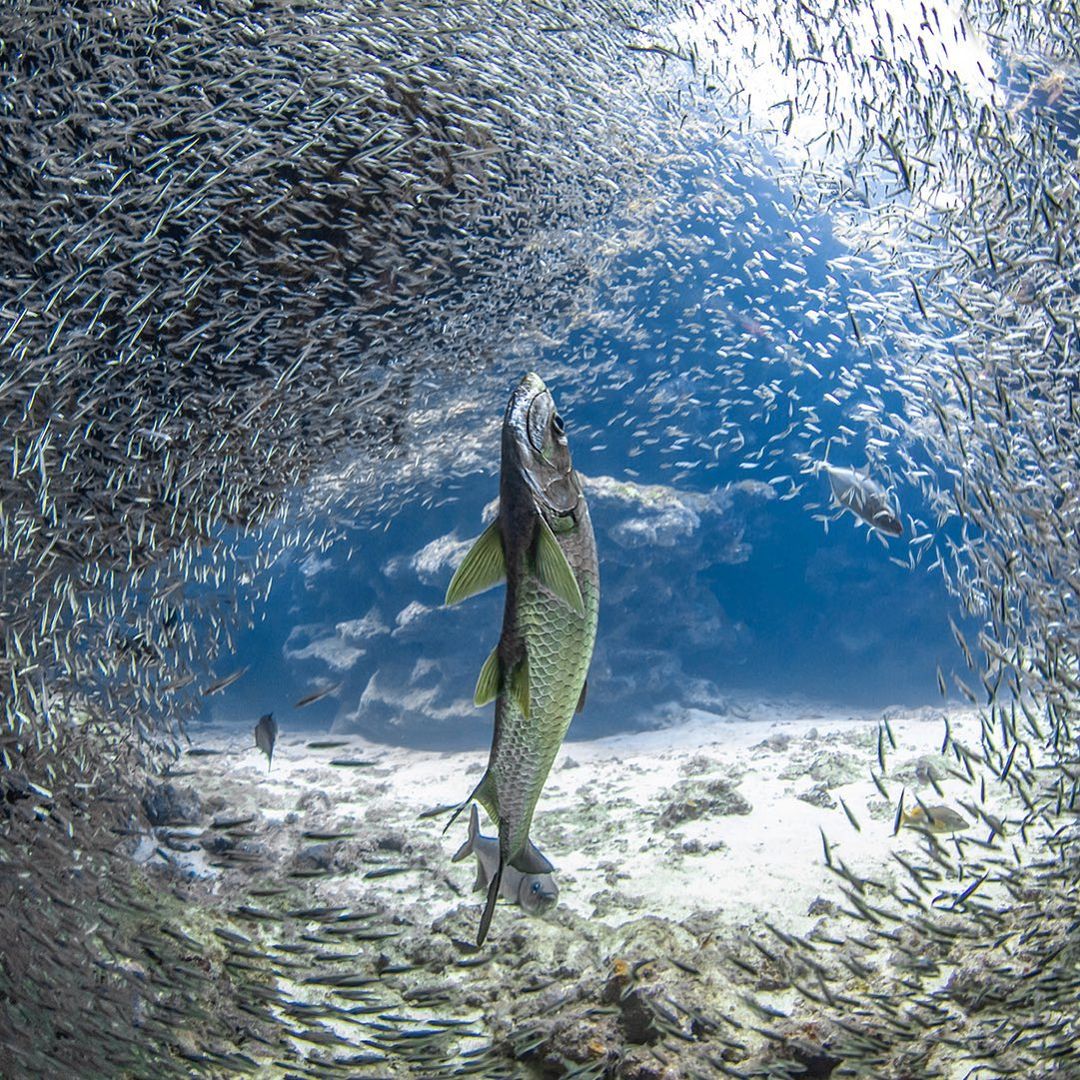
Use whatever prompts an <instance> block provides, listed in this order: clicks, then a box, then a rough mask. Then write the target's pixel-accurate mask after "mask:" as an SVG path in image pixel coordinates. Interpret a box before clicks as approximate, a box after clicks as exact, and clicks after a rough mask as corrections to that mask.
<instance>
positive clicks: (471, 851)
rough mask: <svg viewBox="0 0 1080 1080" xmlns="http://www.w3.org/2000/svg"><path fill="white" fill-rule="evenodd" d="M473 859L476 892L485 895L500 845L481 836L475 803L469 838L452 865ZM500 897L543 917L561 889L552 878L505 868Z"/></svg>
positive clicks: (474, 804) (496, 867)
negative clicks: (480, 890)
mask: <svg viewBox="0 0 1080 1080" xmlns="http://www.w3.org/2000/svg"><path fill="white" fill-rule="evenodd" d="M470 855H475V856H476V884H475V886H474V888H477V889H483V890H484V891H485V892H486V891H487V890H488V889H489V888H490V887H491V882H492V881H493V880H494V878H495V875H496V874H497V873H498V871H499V841H498V840H497V839H496V838H495V837H494V836H484V835H483V833H481V832H480V815H479V814H478V813H477V811H476V803H473V805H472V812H471V813H470V814H469V838H468V839H467V840H466V841H465V843H464V844H462V845H461V847H460V848H458V850H457V853H456V854H455V855H454V858H453V860H452V861H453V862H461V860H462V859H467V858H468V857H469V856H470ZM499 895H500V896H501V897H502V898H503V899H504V900H509V901H510V903H512V904H519V905H520V906H521V907H522V908H523V909H524V910H525V911H527V912H528V913H529V914H530V915H542V914H543V913H544V912H545V911H547V910H548V909H549V908H552V907H554V906H555V901H556V900H558V898H559V887H558V885H556V884H555V879H554V878H553V877H552V876H551V875H550V874H523V873H521V871H520V870H515V869H514V868H513V867H512V866H506V867H504V868H503V872H502V884H501V885H500V887H499Z"/></svg>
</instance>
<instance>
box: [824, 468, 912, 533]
mask: <svg viewBox="0 0 1080 1080" xmlns="http://www.w3.org/2000/svg"><path fill="white" fill-rule="evenodd" d="M818 468H819V469H820V470H822V471H824V473H825V474H826V475H827V476H828V478H829V487H830V488H831V489H832V495H833V498H834V499H835V500H836V501H837V503H839V504H840V505H841V506H842V507H844V508H845V509H847V510H850V511H851V512H852V513H853V514H854V515H855V516H856V517H857V518H858V519H859V520H860V521H864V522H866V524H867V525H869V526H870V528H872V529H876V530H877V531H878V532H880V533H884V534H885V535H886V536H902V535H903V533H904V526H903V524H901V522H900V518H899V513H900V511H899V508H898V507H897V506H896V504H895V502H894V501H893V500H892V499H891V498H890V496H889V493H888V492H887V491H886V490H885V489H884V488H883V487H882V486H881V485H880V484H879V483H878V482H877V481H876V480H873V479H871V477H870V471H869V469H866V470H863V471H862V472H860V471H859V470H858V469H842V468H839V467H837V466H836V465H830V464H829V463H828V462H827V461H822V462H820V463H819V464H818Z"/></svg>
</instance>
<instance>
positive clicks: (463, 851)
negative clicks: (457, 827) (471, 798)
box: [450, 803, 480, 862]
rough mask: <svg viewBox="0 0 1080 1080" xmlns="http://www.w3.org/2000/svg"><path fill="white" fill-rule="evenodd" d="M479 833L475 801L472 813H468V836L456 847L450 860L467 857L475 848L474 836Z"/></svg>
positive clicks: (478, 817)
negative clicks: (455, 851) (455, 852)
mask: <svg viewBox="0 0 1080 1080" xmlns="http://www.w3.org/2000/svg"><path fill="white" fill-rule="evenodd" d="M479 835H480V814H479V813H478V811H477V809H476V803H473V805H472V813H471V814H470V815H469V837H468V839H467V840H466V841H465V843H464V844H462V845H461V847H459V848H458V849H457V854H455V855H454V857H453V858H452V859H451V860H450V861H451V862H461V860H462V859H465V858H468V856H470V855H471V854H472V853H473V851H474V850H475V848H476V838H477V837H478V836H479Z"/></svg>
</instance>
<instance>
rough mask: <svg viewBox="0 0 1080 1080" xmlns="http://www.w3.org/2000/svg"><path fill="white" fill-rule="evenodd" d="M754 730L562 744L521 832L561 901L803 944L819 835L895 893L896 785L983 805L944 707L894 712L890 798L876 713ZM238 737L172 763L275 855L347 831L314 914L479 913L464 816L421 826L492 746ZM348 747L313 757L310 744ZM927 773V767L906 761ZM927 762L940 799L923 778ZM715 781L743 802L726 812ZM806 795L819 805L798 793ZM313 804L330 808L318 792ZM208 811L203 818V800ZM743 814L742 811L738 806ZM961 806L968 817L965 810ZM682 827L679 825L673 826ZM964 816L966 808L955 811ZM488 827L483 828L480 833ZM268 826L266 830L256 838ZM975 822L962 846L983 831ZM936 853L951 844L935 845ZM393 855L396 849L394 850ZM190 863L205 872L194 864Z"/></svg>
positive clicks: (688, 728)
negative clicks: (304, 834) (246, 816)
mask: <svg viewBox="0 0 1080 1080" xmlns="http://www.w3.org/2000/svg"><path fill="white" fill-rule="evenodd" d="M742 711H743V713H744V715H748V716H749V717H750V719H748V720H743V719H740V720H736V721H732V720H730V719H728V718H725V717H718V716H715V715H712V714H708V713H695V714H692V715H690V716H689V717H688V718H687V720H686V722H685V723H683V724H681V725H679V726H676V727H669V728H665V729H663V730H659V731H651V732H644V733H640V734H636V735H622V736H615V737H612V738H606V739H600V740H596V741H591V742H573V741H571V742H568V743H567V744H566V745H565V746H564V747H563V750H562V752H561V754H560V756H559V758H558V760H557V761H556V764H555V767H554V769H553V770H552V773H551V776H550V778H549V780H548V784H547V787H546V789H545V791H544V794H543V797H542V798H541V801H540V804H539V806H538V809H537V814H536V819H535V823H534V828H533V838H534V840H535V841H536V843H537V844H538V845H539V847H540V848H541V849H542V850H543V851H544V852H545V854H546V855H547V856H548V857H549V858H550V859H551V861H552V862H553V863H554V864H555V866H556V867H557V870H558V874H557V880H558V883H559V886H560V890H561V895H560V904H561V905H562V906H564V907H565V908H568V909H570V910H572V911H574V912H576V913H577V914H579V915H581V916H584V917H588V918H593V919H596V918H600V919H603V920H604V921H606V922H607V923H609V924H611V925H617V924H619V923H622V922H626V921H628V920H631V919H635V918H639V917H641V916H643V915H649V914H652V915H658V916H662V917H665V918H668V919H673V920H678V919H681V918H684V917H685V916H687V915H689V914H690V913H692V912H694V911H701V910H706V911H710V912H712V913H714V917H715V918H717V919H719V920H720V921H721V922H723V923H726V924H727V925H728V926H729V927H732V928H734V927H737V926H744V925H747V924H750V923H752V922H754V921H755V920H758V919H760V918H762V917H764V918H767V919H769V920H770V921H771V922H772V923H773V924H774V925H777V926H779V927H781V928H783V929H787V930H791V931H794V932H797V933H804V932H806V931H807V930H808V929H809V927H810V926H811V925H812V924H813V922H814V921H815V917H814V915H812V914H811V913H810V912H809V909H810V906H811V904H812V903H813V901H814V900H815V899H817V898H818V897H826V898H829V899H832V900H836V899H837V898H838V893H837V890H836V888H835V884H834V882H833V881H832V880H830V879H831V877H832V875H831V874H830V873H829V871H828V870H827V869H826V867H825V864H824V859H823V847H822V838H821V830H824V832H825V833H826V834H827V836H828V838H829V841H830V843H831V845H832V852H833V856H834V858H838V859H842V860H843V861H844V862H845V863H846V864H847V866H848V867H850V868H851V869H852V870H853V871H855V872H857V873H859V874H864V875H867V876H870V877H873V878H874V879H875V880H878V881H882V882H885V883H890V882H892V881H893V880H897V876H898V875H899V878H900V879H902V877H903V874H904V871H903V870H902V869H901V868H900V867H899V865H898V864H897V863H896V862H895V860H893V859H892V858H891V853H892V852H894V851H895V852H897V853H899V854H900V855H902V856H904V857H907V858H909V859H914V860H915V861H917V862H918V861H922V862H924V861H925V857H921V858H920V857H919V852H920V845H922V844H925V840H924V839H923V837H922V836H920V834H919V833H918V832H917V831H915V830H912V829H907V828H903V829H901V830H900V832H899V833H898V834H897V835H894V833H893V827H894V819H895V809H896V800H897V799H898V798H899V797H900V793H901V789H902V788H903V789H906V792H907V805H909V806H912V805H914V800H913V795H916V794H917V795H918V797H919V798H921V799H922V800H923V801H924V802H925V803H927V804H928V805H936V804H941V803H944V804H946V805H948V806H950V807H952V808H954V809H960V807H959V800H961V799H963V800H967V801H968V802H972V801H974V800H975V799H976V798H977V794H974V793H973V789H972V787H970V786H969V785H967V784H966V783H963V782H961V781H960V780H958V779H955V778H953V777H949V776H948V775H946V773H945V771H944V767H945V766H946V765H948V764H951V765H952V766H953V767H957V763H956V760H955V758H953V759H951V760H948V759H945V758H941V757H939V752H940V750H941V745H942V738H943V734H944V730H945V728H944V715H945V714H944V712H942V711H940V710H921V711H916V712H914V713H908V714H905V713H903V712H901V711H899V710H895V712H896V715H895V716H892V718H891V721H890V727H891V731H892V734H893V736H894V738H895V739H896V743H897V745H896V748H895V749H893V748H892V747H891V746H890V745H889V744H888V741H887V740H886V742H885V748H886V750H887V758H886V773H885V777H884V781H883V782H884V784H885V785H886V788H887V790H888V792H889V795H890V801H889V802H886V800H885V799H883V798H882V796H881V794H880V793H879V792H878V790H877V788H876V787H875V785H874V784H873V782H872V780H871V777H870V771H871V768H873V769H874V770H875V771H879V767H878V753H877V739H878V728H879V715H880V714H874V715H872V716H871V715H865V714H863V715H852V714H844V713H842V712H839V711H835V710H833V711H829V712H825V711H821V712H818V711H815V710H814V709H813V708H812V707H809V706H800V705H791V704H783V703H767V702H757V703H750V704H748V705H746V706H745V708H744V709H743V710H742ZM949 720H950V725H951V730H952V734H953V737H954V738H956V739H958V740H959V741H961V742H963V743H965V744H967V745H968V746H970V747H973V748H974V747H977V745H978V733H979V722H978V718H977V715H976V714H975V713H974V712H972V711H963V710H956V709H953V710H950V712H949ZM248 738H250V735H249V733H246V732H243V731H234V732H232V733H228V734H223V733H222V732H221V731H220V730H219V731H215V732H206V733H200V734H199V736H198V737H197V738H196V739H195V743H196V745H200V746H217V747H230V748H231V750H230V752H229V753H228V754H224V755H220V756H216V757H206V758H186V759H184V760H183V761H182V762H181V763H180V766H181V767H182V768H183V769H194V770H195V775H194V776H193V777H191V778H190V779H188V780H181V781H178V782H179V783H192V784H193V785H194V786H195V788H196V789H197V790H198V791H199V792H200V794H201V795H202V796H203V798H204V800H207V799H209V798H211V797H212V796H214V795H215V794H216V795H218V796H219V799H218V802H219V804H223V805H221V807H220V809H219V812H220V813H223V814H226V815H227V814H230V813H231V814H236V813H253V812H257V813H258V814H259V815H260V816H261V818H262V819H263V821H264V823H271V822H275V821H276V822H279V823H280V828H278V829H276V830H275V829H273V828H271V829H270V830H269V832H271V833H273V834H274V835H276V836H277V837H278V840H277V841H276V843H277V844H278V854H279V855H280V854H281V853H282V852H285V851H286V850H291V851H293V852H294V853H295V851H297V850H299V849H300V847H301V846H302V843H303V841H302V840H301V838H300V832H301V831H302V830H324V831H331V830H338V829H351V830H353V831H354V832H355V833H356V835H357V836H358V837H360V838H362V839H364V840H365V842H367V843H368V845H369V848H372V847H373V848H374V852H373V856H372V859H371V860H368V859H365V861H364V862H363V863H362V865H358V866H357V868H356V869H357V872H356V873H344V874H341V873H339V874H335V875H334V876H333V877H331V878H327V879H324V880H318V881H316V882H314V883H313V885H312V888H313V890H314V891H315V892H316V893H317V894H318V895H319V897H320V898H321V900H322V901H324V902H335V903H349V902H351V901H352V900H353V899H356V896H354V895H353V894H354V893H355V894H356V895H357V896H358V895H359V892H360V891H364V892H367V893H368V894H369V895H370V891H371V890H372V889H374V890H376V891H377V892H378V893H379V894H381V895H384V896H385V897H386V898H387V899H391V900H393V901H394V902H395V903H400V904H402V905H406V904H407V905H410V906H411V905H413V904H417V903H419V904H422V905H424V906H425V909H426V910H427V911H429V912H430V917H431V919H432V921H434V920H436V919H438V918H439V917H440V916H441V915H442V914H444V913H446V912H447V911H449V910H451V909H453V908H455V907H457V906H458V905H459V904H460V903H461V902H462V899H463V898H465V899H468V900H471V901H475V902H476V903H477V905H479V903H480V899H481V898H480V896H479V895H478V894H476V895H474V894H473V893H472V892H471V891H470V890H471V885H472V878H473V873H474V869H473V865H472V860H469V862H468V863H461V864H457V865H454V864H452V863H451V861H450V860H451V856H452V855H453V853H454V852H455V850H456V849H457V847H458V845H459V844H460V843H461V842H462V841H463V839H464V837H465V834H466V830H467V819H466V817H465V815H462V816H461V817H460V818H459V819H458V821H457V822H456V823H455V825H454V826H453V828H452V829H451V831H450V832H449V833H447V834H446V835H443V833H442V828H443V824H444V823H445V820H446V818H445V816H443V817H439V818H428V819H423V820H421V819H419V818H418V814H419V813H420V812H421V811H423V810H425V809H427V808H431V807H433V806H436V805H439V804H449V803H456V802H458V801H460V800H461V799H462V798H464V797H465V796H466V795H467V794H468V793H469V791H470V790H471V789H472V787H473V785H474V784H475V783H476V781H477V780H478V779H479V776H480V774H481V771H482V769H483V766H484V764H485V762H486V760H487V752H486V751H476V752H469V753H426V752H418V751H412V750H405V749H400V748H392V747H386V746H380V745H376V744H373V743H370V742H368V741H366V740H364V739H362V738H360V737H347V736H329V735H328V736H325V737H320V736H314V735H309V734H306V733H305V734H304V735H303V736H300V735H294V734H290V733H288V731H287V730H286V731H283V733H282V734H281V736H280V737H279V740H278V745H277V750H276V752H275V756H274V762H273V768H272V770H271V771H270V773H269V775H268V774H267V771H266V763H265V759H264V758H263V757H262V755H261V754H259V753H258V752H257V751H255V750H254V749H248V748H247V740H248ZM320 739H325V740H326V741H333V742H335V743H342V744H344V745H340V746H336V747H334V748H330V749H312V748H310V746H309V745H308V744H309V743H311V742H313V741H320ZM341 758H351V759H364V760H368V761H374V762H375V763H376V764H375V765H373V766H371V767H362V768H341V767H337V766H332V765H330V761H331V760H332V759H341ZM920 761H922V765H923V767H921V768H920V769H919V770H918V771H917V770H916V766H917V765H918V764H919V763H920ZM927 763H930V765H931V768H932V769H933V771H934V773H935V775H936V777H938V779H939V784H940V786H941V788H942V795H938V794H937V793H936V792H935V790H934V789H933V787H932V786H931V785H930V783H929V781H928V780H927V778H926V769H925V765H926V764H927ZM716 781H727V782H728V783H730V785H731V786H732V787H733V788H734V790H735V792H736V793H737V795H738V796H741V797H742V799H744V800H746V802H748V803H749V805H750V808H751V809H750V811H749V812H743V813H730V812H725V811H726V810H728V809H730V807H729V806H726V805H725V803H729V802H730V801H731V798H732V796H731V795H730V793H729V792H728V791H727V790H726V788H725V785H724V784H723V783H721V784H720V785H718V786H714V789H713V790H712V791H711V792H710V790H709V787H708V786H709V785H710V784H714V782H716ZM815 785H817V787H818V796H819V798H820V800H821V801H824V802H835V803H836V805H835V806H834V807H833V808H828V807H827V806H816V805H811V803H809V802H806V801H804V800H802V799H799V798H798V797H797V796H798V795H799V794H802V793H805V792H808V791H810V790H811V789H813V788H815ZM317 792H324V793H325V795H326V796H327V798H324V797H322V796H320V795H317V794H316V793H317ZM840 798H842V799H843V800H844V802H845V803H846V804H847V806H848V807H849V809H850V810H851V812H852V814H853V815H854V816H855V818H856V819H857V821H858V822H859V825H860V830H861V831H857V830H856V829H855V828H854V827H853V826H852V824H851V823H850V822H849V820H848V818H847V816H846V815H845V813H844V811H843V810H842V809H841V808H840V807H839V799H840ZM1002 798H1003V794H1002V792H1000V791H989V790H988V791H987V792H986V801H985V803H984V804H982V805H983V806H984V808H985V809H986V810H987V811H988V812H990V813H992V814H994V815H996V816H998V817H1000V818H1003V819H1007V817H1008V814H1009V812H1010V810H1013V812H1015V809H1014V808H1011V807H1010V806H1008V805H1005V804H1004V803H1001V802H999V801H997V800H999V799H1002ZM679 803H682V804H689V807H687V806H685V805H684V807H683V810H684V812H688V813H690V814H691V815H693V814H694V813H700V816H697V817H693V816H691V817H689V818H688V819H687V820H684V821H680V822H678V823H675V824H671V825H666V826H665V825H664V824H662V823H661V815H662V814H663V813H664V811H665V810H668V812H669V817H670V816H671V811H670V810H669V808H670V807H671V806H672V804H679ZM208 809H210V810H213V809H214V805H213V804H212V803H211V804H210V805H209V807H208ZM743 809H745V806H744V807H743ZM961 812H963V811H961ZM676 816H677V815H676ZM966 816H968V817H969V818H970V814H968V815H966ZM485 831H487V832H491V831H493V830H491V828H490V826H488V827H486V828H485ZM265 832H266V830H264V835H265ZM987 832H988V829H987V827H986V826H985V825H984V824H983V823H981V822H979V821H976V820H973V821H972V826H971V829H970V830H969V832H968V833H967V834H966V835H971V836H978V835H983V836H985V835H986V834H987ZM941 839H942V841H943V842H945V843H948V842H949V838H948V837H942V838H941ZM397 847H400V848H401V849H402V850H400V851H397V850H395V848H397ZM194 863H195V864H197V865H201V862H200V857H199V856H198V855H196V856H194ZM379 865H408V866H411V867H412V868H413V870H411V871H410V872H408V873H402V874H400V875H396V876H391V877H387V878H382V879H378V880H374V881H372V880H364V879H363V877H362V872H364V871H367V870H370V869H371V868H372V867H378V866H379Z"/></svg>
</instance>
